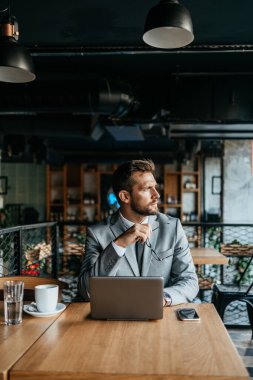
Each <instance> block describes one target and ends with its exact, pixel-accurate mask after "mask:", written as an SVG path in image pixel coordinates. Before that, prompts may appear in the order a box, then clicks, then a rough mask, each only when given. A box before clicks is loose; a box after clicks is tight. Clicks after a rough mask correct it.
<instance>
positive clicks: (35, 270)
mask: <svg viewBox="0 0 253 380" xmlns="http://www.w3.org/2000/svg"><path fill="white" fill-rule="evenodd" d="M58 271H59V227H58V224H57V223H56V222H49V223H38V224H32V225H25V226H17V227H10V228H4V229H1V230H0V276H15V275H22V274H23V275H31V276H43V277H53V278H57V277H58Z"/></svg>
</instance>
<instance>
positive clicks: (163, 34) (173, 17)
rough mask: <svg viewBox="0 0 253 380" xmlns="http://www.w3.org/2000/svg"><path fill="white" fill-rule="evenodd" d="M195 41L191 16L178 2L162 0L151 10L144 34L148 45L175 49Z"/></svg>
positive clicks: (175, 0)
mask: <svg viewBox="0 0 253 380" xmlns="http://www.w3.org/2000/svg"><path fill="white" fill-rule="evenodd" d="M193 39H194V35H193V29H192V20H191V15H190V13H189V11H188V9H186V8H185V7H184V6H183V5H181V4H179V2H178V1H177V0H162V1H161V2H160V3H159V4H158V5H156V6H154V7H153V8H151V9H150V11H149V13H148V16H147V18H146V23H145V27H144V34H143V40H144V42H145V43H146V44H148V45H150V46H153V47H156V48H161V49H175V48H180V47H183V46H186V45H188V44H190V43H191V42H192V41H193Z"/></svg>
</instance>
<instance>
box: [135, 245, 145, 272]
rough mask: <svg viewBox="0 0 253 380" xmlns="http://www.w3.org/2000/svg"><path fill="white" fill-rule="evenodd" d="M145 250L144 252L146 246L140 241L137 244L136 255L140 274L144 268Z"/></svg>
mask: <svg viewBox="0 0 253 380" xmlns="http://www.w3.org/2000/svg"><path fill="white" fill-rule="evenodd" d="M143 250H144V245H143V244H142V243H140V242H139V241H137V242H136V243H135V254H136V260H137V263H138V266H139V270H140V272H141V268H142V260H143Z"/></svg>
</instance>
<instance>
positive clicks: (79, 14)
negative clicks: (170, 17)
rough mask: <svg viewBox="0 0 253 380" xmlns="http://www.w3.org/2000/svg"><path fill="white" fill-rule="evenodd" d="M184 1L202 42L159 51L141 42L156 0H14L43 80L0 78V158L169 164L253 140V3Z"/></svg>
mask: <svg viewBox="0 0 253 380" xmlns="http://www.w3.org/2000/svg"><path fill="white" fill-rule="evenodd" d="M181 3H182V4H183V5H185V6H186V7H187V8H188V10H189V11H190V13H191V16H192V21H193V28H194V35H195V39H194V41H193V43H192V44H191V45H189V46H187V47H185V48H181V49H176V50H159V49H155V48H151V47H148V46H147V45H145V44H144V42H143V41H142V34H143V27H144V23H145V17H146V15H147V13H148V11H149V9H150V8H151V7H152V6H154V5H156V4H157V2H155V1H150V0H138V1H131V0H129V1H127V2H123V1H116V0H107V1H98V0H90V1H88V0H75V1H72V2H71V1H66V0H61V1H48V0H44V1H43V2H34V1H31V0H26V1H17V0H16V1H15V0H12V1H11V13H12V14H13V15H14V16H16V18H17V20H18V22H19V32H20V39H19V41H20V43H22V44H23V45H25V46H26V47H27V48H28V49H29V51H30V52H31V55H32V57H33V60H34V64H35V72H36V76H37V77H36V80H35V81H34V82H31V83H27V84H11V83H3V82H0V138H1V146H2V151H3V159H4V160H5V161H9V160H20V161H27V160H28V161H29V160H31V159H32V160H37V161H41V160H45V161H47V162H52V163H54V162H55V163H57V162H62V161H73V160H75V161H78V160H86V161H88V160H92V161H96V160H97V161H101V160H119V159H121V158H122V159H125V158H126V157H136V155H142V156H152V157H154V158H156V159H160V160H165V161H166V160H168V159H169V158H171V157H175V156H176V157H179V158H180V157H182V156H184V155H185V154H187V153H192V152H195V151H199V150H204V151H205V152H207V153H208V152H210V154H211V152H212V154H215V152H216V153H217V154H219V153H220V152H221V148H222V142H223V140H224V139H252V138H253V127H252V119H253V104H252V103H253V70H252V67H253V44H252V43H253V23H252V14H253V1H252V0H219V1H217V0H208V1H203V0H184V1H183V0H182V1H181ZM6 6H8V2H7V1H0V9H1V10H4V9H5V8H6ZM2 14H3V12H2Z"/></svg>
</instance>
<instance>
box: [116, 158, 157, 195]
mask: <svg viewBox="0 0 253 380" xmlns="http://www.w3.org/2000/svg"><path fill="white" fill-rule="evenodd" d="M135 172H143V173H145V172H149V173H152V174H154V172H155V164H154V162H153V161H152V160H150V159H143V160H132V161H129V162H125V163H124V164H122V165H120V166H118V168H117V169H116V170H115V172H114V173H113V175H112V189H113V192H114V194H115V196H116V197H117V200H118V201H120V200H119V196H118V195H119V192H120V191H121V190H126V191H128V192H129V193H131V191H132V186H133V185H134V181H133V179H132V178H131V176H132V174H133V173H135Z"/></svg>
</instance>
